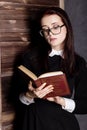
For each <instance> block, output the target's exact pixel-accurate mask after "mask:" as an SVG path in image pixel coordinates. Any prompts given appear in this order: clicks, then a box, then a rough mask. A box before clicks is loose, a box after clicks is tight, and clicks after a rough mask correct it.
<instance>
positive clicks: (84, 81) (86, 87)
mask: <svg viewBox="0 0 87 130" xmlns="http://www.w3.org/2000/svg"><path fill="white" fill-rule="evenodd" d="M74 100H75V103H76V107H75V110H74V113H76V114H87V67H86V64H85V66H84V67H82V68H81V70H80V72H79V74H78V75H77V76H76V80H75V95H74Z"/></svg>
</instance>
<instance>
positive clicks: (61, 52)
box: [49, 49, 63, 57]
mask: <svg viewBox="0 0 87 130" xmlns="http://www.w3.org/2000/svg"><path fill="white" fill-rule="evenodd" d="M54 55H60V56H61V57H63V50H59V51H57V50H54V49H52V50H51V52H50V53H49V56H50V57H52V56H54Z"/></svg>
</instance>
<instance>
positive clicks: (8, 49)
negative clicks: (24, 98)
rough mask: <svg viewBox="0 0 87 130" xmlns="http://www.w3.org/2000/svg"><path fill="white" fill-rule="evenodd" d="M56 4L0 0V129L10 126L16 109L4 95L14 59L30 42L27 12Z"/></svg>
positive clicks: (10, 129) (41, 0) (54, 0)
mask: <svg viewBox="0 0 87 130" xmlns="http://www.w3.org/2000/svg"><path fill="white" fill-rule="evenodd" d="M59 4H61V3H60V2H59V0H1V1H0V130H13V120H14V115H15V113H14V108H13V107H12V106H11V104H9V103H8V102H7V95H8V91H9V89H10V87H11V84H10V83H11V77H12V75H13V68H14V67H13V66H14V61H15V59H16V57H17V56H18V55H19V54H21V53H22V52H23V51H24V50H25V49H26V48H27V46H28V44H29V43H30V39H29V28H28V27H27V23H28V22H29V16H30V15H32V14H33V13H34V12H35V11H37V10H38V9H41V8H42V7H45V6H59ZM26 10H27V11H26Z"/></svg>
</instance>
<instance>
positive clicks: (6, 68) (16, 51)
mask: <svg viewBox="0 0 87 130" xmlns="http://www.w3.org/2000/svg"><path fill="white" fill-rule="evenodd" d="M26 47H27V46H26V45H25V46H13V47H12V46H9V47H6V48H5V47H4V48H2V50H1V61H2V62H1V77H3V76H5V75H6V74H7V75H9V73H11V72H12V68H13V66H14V63H15V62H16V61H15V60H16V57H19V56H20V55H21V54H22V53H23V52H24V51H25V49H26Z"/></svg>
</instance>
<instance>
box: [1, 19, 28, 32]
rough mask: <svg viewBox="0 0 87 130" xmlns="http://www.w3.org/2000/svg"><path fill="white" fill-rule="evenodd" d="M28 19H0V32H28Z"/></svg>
mask: <svg viewBox="0 0 87 130" xmlns="http://www.w3.org/2000/svg"><path fill="white" fill-rule="evenodd" d="M26 26H28V21H23V20H0V32H29V28H27V27H26Z"/></svg>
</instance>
